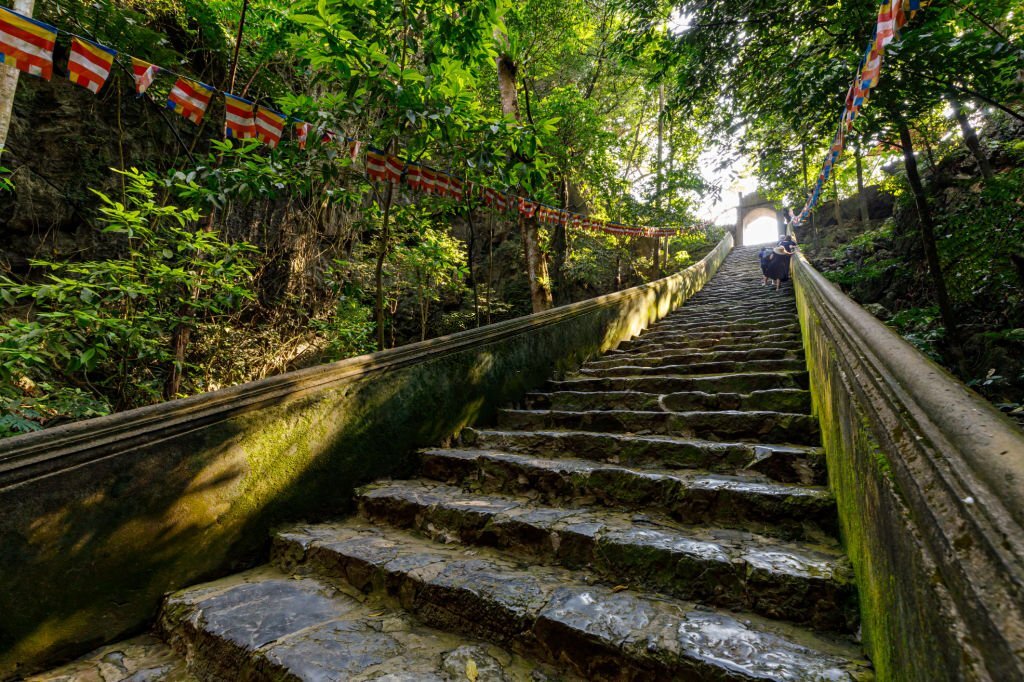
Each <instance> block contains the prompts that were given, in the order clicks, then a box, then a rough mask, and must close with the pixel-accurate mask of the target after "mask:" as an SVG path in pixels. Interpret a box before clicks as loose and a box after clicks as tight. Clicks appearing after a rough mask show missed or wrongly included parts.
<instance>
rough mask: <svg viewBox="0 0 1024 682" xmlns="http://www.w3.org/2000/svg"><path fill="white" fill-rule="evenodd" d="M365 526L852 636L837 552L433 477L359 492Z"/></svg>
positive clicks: (847, 585) (848, 577)
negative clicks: (499, 552) (467, 488)
mask: <svg viewBox="0 0 1024 682" xmlns="http://www.w3.org/2000/svg"><path fill="white" fill-rule="evenodd" d="M356 500H357V502H358V505H359V510H360V513H361V514H362V515H363V516H364V517H365V518H366V519H367V520H369V521H371V522H378V523H387V524H390V525H392V526H395V527H398V528H409V529H413V530H416V531H418V532H420V533H423V534H425V535H427V536H428V537H430V538H431V539H434V540H438V541H441V542H445V543H450V542H461V543H463V544H469V545H484V546H493V547H499V548H501V549H503V550H505V551H508V552H510V553H513V554H516V555H519V556H523V557H527V558H530V559H535V560H539V561H541V562H545V563H558V564H561V565H564V566H566V567H568V568H575V569H586V570H591V571H594V572H596V573H597V574H598V575H600V576H601V577H602V578H603V579H605V580H607V581H610V582H611V583H613V584H615V583H624V582H628V583H631V584H634V585H637V586H643V587H646V588H648V589H653V590H658V591H662V592H666V593H668V594H671V595H673V596H675V597H678V598H680V599H689V600H695V601H699V602H702V603H705V604H711V605H713V606H719V607H723V608H729V609H740V610H744V611H751V612H754V613H759V614H761V615H763V616H768V617H769V618H779V619H783V620H788V621H791V622H794V623H800V624H804V625H810V626H813V627H815V628H816V629H824V630H835V631H843V632H847V631H851V628H855V627H856V625H855V623H856V612H857V609H856V590H855V588H854V586H853V582H852V574H851V571H850V567H849V564H848V562H847V560H846V558H845V557H844V556H843V555H842V553H841V552H840V551H838V549H837V548H836V547H834V546H830V547H827V548H826V547H824V546H814V547H813V548H811V547H809V546H803V545H798V544H793V543H785V542H783V541H780V540H776V539H769V538H766V537H764V536H759V535H754V534H752V533H744V532H740V531H735V530H726V529H720V528H712V529H706V528H694V527H674V526H673V525H672V522H671V521H669V520H668V519H665V518H662V517H659V516H653V515H651V516H648V515H637V514H630V513H628V512H616V511H612V510H609V509H600V510H598V511H597V512H595V511H593V510H590V509H587V508H572V507H568V508H556V507H545V506H541V505H538V504H533V503H531V502H530V501H529V500H527V499H524V498H514V497H507V496H501V495H485V494H482V493H467V492H463V491H462V490H461V489H460V488H456V487H453V486H448V485H444V484H441V483H437V482H434V481H427V480H412V481H394V482H389V483H375V484H372V485H368V486H365V487H363V488H361V489H360V490H359V491H357V495H356Z"/></svg>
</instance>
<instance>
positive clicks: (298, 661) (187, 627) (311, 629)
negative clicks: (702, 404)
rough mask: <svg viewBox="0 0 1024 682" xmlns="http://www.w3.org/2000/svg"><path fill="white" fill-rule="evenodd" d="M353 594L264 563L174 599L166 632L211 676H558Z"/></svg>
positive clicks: (421, 679)
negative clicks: (470, 670) (473, 673)
mask: <svg viewBox="0 0 1024 682" xmlns="http://www.w3.org/2000/svg"><path fill="white" fill-rule="evenodd" d="M346 587H347V586H346ZM347 589H348V591H349V592H351V593H352V595H354V596H350V595H348V594H345V593H344V592H343V591H341V590H339V589H337V588H335V587H334V586H332V585H330V584H329V583H327V582H325V581H323V580H319V579H317V578H315V577H311V576H303V575H290V574H286V573H282V572H281V571H280V570H278V569H276V568H273V567H270V566H265V567H261V568H258V569H254V570H251V571H247V572H245V573H240V574H238V575H234V576H231V577H229V578H224V579H222V580H217V581H215V582H212V583H206V584H204V585H198V586H196V587H192V588H189V589H187V590H183V591H181V592H177V593H175V594H172V595H171V596H169V597H168V598H167V599H166V601H165V603H164V607H163V609H162V611H161V613H160V618H159V623H158V628H159V629H160V630H161V632H162V633H163V634H164V637H165V638H166V639H167V641H168V642H170V644H171V646H172V647H173V648H174V649H175V650H177V651H178V652H180V653H181V654H182V655H183V656H184V657H185V658H186V659H187V660H188V667H189V670H190V672H192V673H193V674H195V675H196V676H197V677H198V678H200V679H203V680H325V681H326V680H385V679H386V680H396V681H397V680H406V681H408V682H413V681H416V682H431V681H436V682H443V681H445V680H456V679H467V671H468V668H467V666H472V667H475V668H476V670H477V674H478V675H479V676H480V679H492V680H521V681H522V682H526V681H527V680H536V679H537V678H536V677H534V676H533V672H532V671H533V670H535V669H537V670H539V672H541V674H544V673H545V672H547V673H550V674H554V670H553V669H551V668H547V669H546V670H545V668H546V666H541V667H538V666H537V665H536V663H535V662H528V661H526V660H524V659H523V658H522V657H520V656H517V655H512V654H510V653H508V652H506V651H504V650H502V649H500V648H499V647H496V646H494V645H493V644H487V643H484V642H480V641H474V640H467V639H466V638H465V637H464V636H461V635H456V634H452V633H446V632H442V631H439V630H436V629H433V628H430V627H425V626H423V625H421V624H419V623H417V622H416V621H415V620H414V619H413V618H412V617H410V616H409V615H407V614H405V613H402V612H401V611H395V610H394V609H392V608H389V607H388V605H387V604H385V603H383V601H384V600H382V599H381V598H377V599H376V600H373V599H371V600H367V599H366V597H365V596H364V595H363V594H362V593H360V592H358V591H356V590H354V589H352V588H350V587H348V588H347ZM471 660H472V661H473V663H472V664H470V661H471ZM113 679H122V678H113ZM131 679H139V680H142V679H149V678H141V677H140V678H131ZM541 679H546V678H544V677H542V678H541Z"/></svg>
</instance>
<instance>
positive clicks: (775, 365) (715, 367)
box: [579, 360, 807, 376]
mask: <svg viewBox="0 0 1024 682" xmlns="http://www.w3.org/2000/svg"><path fill="white" fill-rule="evenodd" d="M806 369H807V365H806V364H805V363H804V361H803V360H745V361H724V360H723V361H709V362H688V363H686V364H675V365H659V366H657V367H642V366H637V365H620V366H617V367H596V368H593V369H591V368H588V367H582V368H581V369H580V370H579V374H580V376H637V375H655V376H657V375H687V374H724V373H726V372H736V373H739V374H749V373H751V372H801V371H805V370H806Z"/></svg>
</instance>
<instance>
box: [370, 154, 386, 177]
mask: <svg viewBox="0 0 1024 682" xmlns="http://www.w3.org/2000/svg"><path fill="white" fill-rule="evenodd" d="M366 174H367V175H368V176H370V179H371V180H379V181H381V182H383V181H384V180H387V177H388V165H387V159H386V157H385V156H384V155H383V154H378V153H377V152H366Z"/></svg>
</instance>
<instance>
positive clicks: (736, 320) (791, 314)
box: [655, 308, 797, 330]
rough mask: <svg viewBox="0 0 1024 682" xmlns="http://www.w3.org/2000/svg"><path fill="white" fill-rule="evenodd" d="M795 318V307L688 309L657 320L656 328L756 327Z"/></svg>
mask: <svg viewBox="0 0 1024 682" xmlns="http://www.w3.org/2000/svg"><path fill="white" fill-rule="evenodd" d="M796 319H797V311H796V309H795V308H794V309H792V310H759V311H756V312H754V311H747V312H742V311H736V312H735V313H732V314H722V313H701V312H694V311H690V314H688V315H681V316H680V317H678V318H676V319H672V318H665V319H664V320H662V321H660V322H658V324H657V325H656V326H655V328H656V329H671V330H675V329H682V330H688V329H702V328H705V327H711V328H716V327H719V326H722V325H730V326H732V325H744V326H746V325H754V326H758V327H771V326H774V325H776V324H792V323H793V321H794V320H796Z"/></svg>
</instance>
